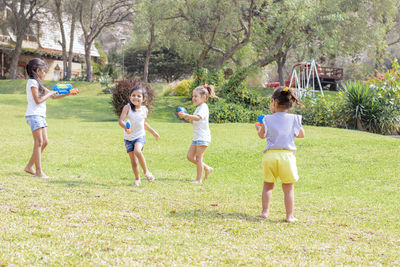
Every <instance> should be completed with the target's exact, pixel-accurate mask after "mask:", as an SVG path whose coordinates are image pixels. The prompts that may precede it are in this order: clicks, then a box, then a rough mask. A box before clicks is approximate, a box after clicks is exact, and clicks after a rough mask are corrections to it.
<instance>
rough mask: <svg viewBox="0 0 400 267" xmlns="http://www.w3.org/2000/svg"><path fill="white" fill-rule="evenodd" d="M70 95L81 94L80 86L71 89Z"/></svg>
mask: <svg viewBox="0 0 400 267" xmlns="http://www.w3.org/2000/svg"><path fill="white" fill-rule="evenodd" d="M68 94H69V95H77V94H79V89H78V88H73V89H71V90H70V91H69V93H68Z"/></svg>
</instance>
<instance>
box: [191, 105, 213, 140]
mask: <svg viewBox="0 0 400 267" xmlns="http://www.w3.org/2000/svg"><path fill="white" fill-rule="evenodd" d="M193 115H198V116H200V117H201V120H199V121H193V122H192V123H193V141H207V142H211V133H210V127H209V125H208V117H209V111H208V106H207V104H206V103H203V104H201V105H200V106H198V107H197V108H196V110H195V111H194V113H193Z"/></svg>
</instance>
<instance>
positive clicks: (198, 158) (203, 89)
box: [178, 84, 217, 183]
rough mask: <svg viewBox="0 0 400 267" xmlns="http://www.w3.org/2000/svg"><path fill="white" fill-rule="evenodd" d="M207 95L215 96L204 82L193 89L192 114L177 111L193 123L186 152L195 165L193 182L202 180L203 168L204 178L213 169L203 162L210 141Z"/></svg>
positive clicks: (210, 87)
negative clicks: (193, 106) (191, 135)
mask: <svg viewBox="0 0 400 267" xmlns="http://www.w3.org/2000/svg"><path fill="white" fill-rule="evenodd" d="M209 97H211V98H215V97H217V96H216V95H215V92H214V87H213V86H211V85H207V84H205V85H204V86H198V87H196V88H195V89H194V90H193V97H192V101H193V104H194V105H195V106H197V108H196V110H195V112H194V113H193V115H190V114H186V113H184V112H179V113H178V115H179V117H180V118H183V119H185V120H189V121H190V122H191V123H192V124H193V141H192V145H191V146H190V148H189V151H188V153H187V159H188V160H189V161H190V162H192V163H194V164H196V166H197V176H196V180H194V181H193V182H194V183H201V182H202V179H201V178H202V175H203V169H204V180H206V179H207V178H208V176H209V175H210V173H211V172H212V171H213V168H211V167H210V166H207V165H206V164H205V163H204V162H203V155H204V152H205V151H206V149H207V147H208V146H209V144H210V142H211V134H210V128H209V126H208V117H209V112H208V106H207V104H206V102H207V100H208V98H209Z"/></svg>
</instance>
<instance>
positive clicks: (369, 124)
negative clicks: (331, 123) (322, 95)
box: [341, 81, 400, 134]
mask: <svg viewBox="0 0 400 267" xmlns="http://www.w3.org/2000/svg"><path fill="white" fill-rule="evenodd" d="M393 90H394V91H397V90H398V89H393V88H391V89H389V90H388V91H390V92H389V93H387V90H386V87H385V86H378V87H377V86H374V85H371V86H369V85H368V84H366V83H363V82H360V81H355V82H348V83H346V85H345V90H344V91H343V93H342V94H341V96H342V99H343V100H344V101H345V108H344V115H345V116H346V119H347V121H348V124H349V125H350V127H353V128H357V129H359V130H367V131H370V132H373V133H381V134H385V133H392V132H394V131H395V130H396V129H398V128H399V125H400V113H399V106H398V104H395V103H396V102H397V100H392V98H389V99H388V98H387V97H388V96H391V95H392V91H393Z"/></svg>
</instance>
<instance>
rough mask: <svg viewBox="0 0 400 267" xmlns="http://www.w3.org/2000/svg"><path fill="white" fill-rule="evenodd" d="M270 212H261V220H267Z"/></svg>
mask: <svg viewBox="0 0 400 267" xmlns="http://www.w3.org/2000/svg"><path fill="white" fill-rule="evenodd" d="M268 215H269V214H268V211H263V212H261V214H260V217H261V218H263V219H265V218H267V217H268Z"/></svg>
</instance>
